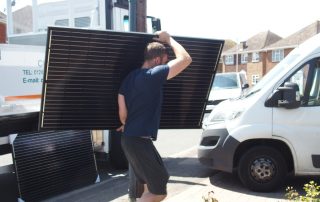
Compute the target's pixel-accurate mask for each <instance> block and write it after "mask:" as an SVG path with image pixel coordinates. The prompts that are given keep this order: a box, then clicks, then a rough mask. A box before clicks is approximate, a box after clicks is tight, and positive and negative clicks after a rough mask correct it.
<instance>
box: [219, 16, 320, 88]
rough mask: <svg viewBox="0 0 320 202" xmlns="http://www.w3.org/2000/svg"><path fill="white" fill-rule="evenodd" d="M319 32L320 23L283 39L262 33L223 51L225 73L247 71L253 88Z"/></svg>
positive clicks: (269, 33)
mask: <svg viewBox="0 0 320 202" xmlns="http://www.w3.org/2000/svg"><path fill="white" fill-rule="evenodd" d="M319 32H320V21H316V22H314V23H312V24H311V25H308V26H307V27H305V28H303V29H301V30H299V31H297V32H296V33H294V34H292V35H290V36H288V37H286V38H283V39H282V38H281V37H280V36H278V35H276V34H274V33H272V32H270V31H267V32H261V33H259V34H257V35H255V36H253V37H251V38H249V39H248V40H247V41H245V42H241V43H240V44H239V45H237V46H235V47H233V48H231V49H229V50H227V51H224V52H222V54H221V58H222V61H223V63H222V71H223V72H237V71H241V70H244V71H246V73H247V78H248V83H249V85H254V84H255V83H256V82H258V80H259V79H260V78H261V77H263V76H264V75H265V74H266V73H267V72H268V71H270V69H272V68H273V67H274V66H275V65H276V64H278V63H279V62H280V61H281V60H282V59H283V58H284V57H285V56H287V55H288V54H289V53H290V52H291V51H292V50H293V49H294V48H295V47H297V46H298V45H299V44H301V43H303V42H304V41H305V40H307V39H308V38H310V37H312V36H314V35H316V34H318V33H319Z"/></svg>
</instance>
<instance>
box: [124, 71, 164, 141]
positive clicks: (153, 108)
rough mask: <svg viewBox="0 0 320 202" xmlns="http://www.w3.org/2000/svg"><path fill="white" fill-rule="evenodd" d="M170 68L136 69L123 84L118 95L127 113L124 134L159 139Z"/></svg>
mask: <svg viewBox="0 0 320 202" xmlns="http://www.w3.org/2000/svg"><path fill="white" fill-rule="evenodd" d="M168 73H169V66H168V65H159V66H156V67H153V68H150V69H145V68H141V69H136V70H134V71H132V72H131V73H130V74H129V75H128V76H127V77H126V78H125V80H124V81H123V82H122V85H121V87H120V90H119V94H121V95H123V96H124V97H125V102H126V107H127V110H128V115H127V120H126V124H125V126H124V135H127V136H140V137H151V138H152V139H156V138H157V132H158V129H159V124H160V115H161V105H162V88H163V85H164V84H165V82H166V81H167V77H168Z"/></svg>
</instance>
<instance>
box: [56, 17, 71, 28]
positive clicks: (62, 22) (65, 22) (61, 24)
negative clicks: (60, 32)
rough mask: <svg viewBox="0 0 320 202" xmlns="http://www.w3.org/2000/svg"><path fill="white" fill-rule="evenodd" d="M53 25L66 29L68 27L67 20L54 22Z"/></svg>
mask: <svg viewBox="0 0 320 202" xmlns="http://www.w3.org/2000/svg"><path fill="white" fill-rule="evenodd" d="M54 25H57V26H65V27H67V26H69V20H68V19H62V20H56V21H55V22H54Z"/></svg>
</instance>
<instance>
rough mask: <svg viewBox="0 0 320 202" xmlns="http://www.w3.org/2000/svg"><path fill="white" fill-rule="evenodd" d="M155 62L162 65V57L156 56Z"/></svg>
mask: <svg viewBox="0 0 320 202" xmlns="http://www.w3.org/2000/svg"><path fill="white" fill-rule="evenodd" d="M155 63H156V65H160V64H161V57H156V58H155Z"/></svg>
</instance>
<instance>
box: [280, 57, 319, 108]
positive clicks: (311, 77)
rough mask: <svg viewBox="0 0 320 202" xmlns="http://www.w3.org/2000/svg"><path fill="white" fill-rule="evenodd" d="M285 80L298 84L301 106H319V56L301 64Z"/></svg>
mask: <svg viewBox="0 0 320 202" xmlns="http://www.w3.org/2000/svg"><path fill="white" fill-rule="evenodd" d="M286 81H290V82H294V83H296V84H298V86H299V94H300V97H301V105H302V106H320V58H317V59H314V60H312V61H309V62H308V63H306V64H304V65H303V66H301V68H300V69H299V70H298V71H297V72H296V73H294V74H293V75H292V76H291V77H290V78H289V79H287V80H286Z"/></svg>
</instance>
